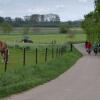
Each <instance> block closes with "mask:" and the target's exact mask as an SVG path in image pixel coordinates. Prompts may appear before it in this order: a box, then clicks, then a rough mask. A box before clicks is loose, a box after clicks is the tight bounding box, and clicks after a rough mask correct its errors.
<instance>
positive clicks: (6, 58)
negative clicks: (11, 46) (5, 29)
mask: <svg viewBox="0 0 100 100" xmlns="http://www.w3.org/2000/svg"><path fill="white" fill-rule="evenodd" d="M5 53H6V54H5V61H4V62H5V72H6V71H7V64H8V49H7V51H6V52H5Z"/></svg>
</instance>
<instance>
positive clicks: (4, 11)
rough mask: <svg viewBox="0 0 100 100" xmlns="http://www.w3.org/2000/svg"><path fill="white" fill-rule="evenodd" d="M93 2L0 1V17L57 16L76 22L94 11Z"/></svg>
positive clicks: (65, 0) (73, 0) (86, 0)
mask: <svg viewBox="0 0 100 100" xmlns="http://www.w3.org/2000/svg"><path fill="white" fill-rule="evenodd" d="M93 2H94V0H0V16H3V17H6V16H10V17H12V18H14V17H23V16H26V15H31V14H48V13H55V14H58V15H59V16H60V18H61V20H62V21H67V20H78V19H82V18H83V17H84V14H87V13H88V12H90V11H92V10H93V9H94V3H93Z"/></svg>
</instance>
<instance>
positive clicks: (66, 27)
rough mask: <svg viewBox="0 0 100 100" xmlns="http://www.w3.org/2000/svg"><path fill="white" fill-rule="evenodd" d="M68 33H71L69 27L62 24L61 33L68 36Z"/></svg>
mask: <svg viewBox="0 0 100 100" xmlns="http://www.w3.org/2000/svg"><path fill="white" fill-rule="evenodd" d="M68 31H69V27H68V26H67V25H66V24H62V25H61V26H60V33H64V34H66V33H68Z"/></svg>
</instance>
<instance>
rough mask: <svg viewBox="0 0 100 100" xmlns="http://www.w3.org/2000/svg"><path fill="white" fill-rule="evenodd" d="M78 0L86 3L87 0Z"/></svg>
mask: <svg viewBox="0 0 100 100" xmlns="http://www.w3.org/2000/svg"><path fill="white" fill-rule="evenodd" d="M78 1H79V2H82V3H86V2H88V0H78Z"/></svg>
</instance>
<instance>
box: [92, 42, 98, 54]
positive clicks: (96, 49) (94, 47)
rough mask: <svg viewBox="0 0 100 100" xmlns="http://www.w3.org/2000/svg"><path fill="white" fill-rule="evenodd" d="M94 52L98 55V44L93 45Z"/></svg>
mask: <svg viewBox="0 0 100 100" xmlns="http://www.w3.org/2000/svg"><path fill="white" fill-rule="evenodd" d="M93 51H94V53H95V55H97V53H98V45H97V43H94V44H93Z"/></svg>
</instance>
